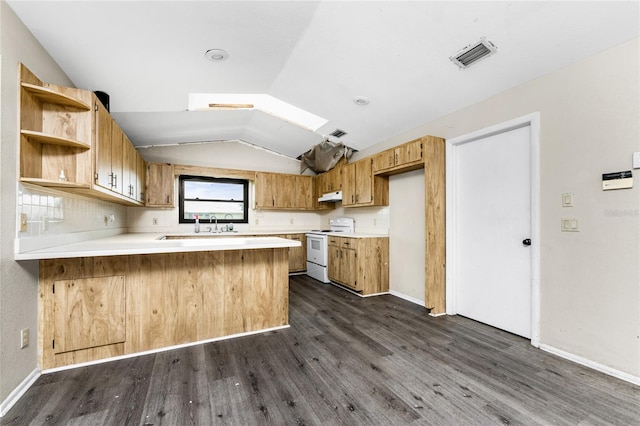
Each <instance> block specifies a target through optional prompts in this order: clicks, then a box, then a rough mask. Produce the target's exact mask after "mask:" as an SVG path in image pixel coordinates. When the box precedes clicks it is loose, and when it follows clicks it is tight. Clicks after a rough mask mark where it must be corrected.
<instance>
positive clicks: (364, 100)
mask: <svg viewBox="0 0 640 426" xmlns="http://www.w3.org/2000/svg"><path fill="white" fill-rule="evenodd" d="M353 102H355V104H356V105H361V106H364V105H369V98H365V97H364V96H356V97H355V98H353Z"/></svg>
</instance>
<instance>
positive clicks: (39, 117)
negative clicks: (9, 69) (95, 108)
mask: <svg viewBox="0 0 640 426" xmlns="http://www.w3.org/2000/svg"><path fill="white" fill-rule="evenodd" d="M19 72H20V180H21V181H22V182H27V183H33V184H36V185H41V186H46V187H52V188H56V189H69V188H82V189H89V188H91V183H92V177H93V176H92V172H91V154H92V153H91V151H90V148H91V143H92V132H91V128H92V121H93V115H92V98H91V96H92V94H91V92H87V91H83V90H79V89H73V88H68V87H62V86H55V85H50V84H45V83H43V82H42V81H40V80H39V79H38V78H37V77H36V76H35V75H33V74H32V73H31V72H30V71H29V70H28V69H27V68H26V67H25V66H24V65H22V64H21V65H20V70H19Z"/></svg>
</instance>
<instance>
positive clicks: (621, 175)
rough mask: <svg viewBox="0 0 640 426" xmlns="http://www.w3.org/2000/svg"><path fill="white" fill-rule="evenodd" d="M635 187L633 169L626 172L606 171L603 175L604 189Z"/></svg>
mask: <svg viewBox="0 0 640 426" xmlns="http://www.w3.org/2000/svg"><path fill="white" fill-rule="evenodd" d="M625 188H633V174H632V173H631V170H626V171H624V172H613V173H604V174H603V175H602V190H603V191H608V190H610V189H625Z"/></svg>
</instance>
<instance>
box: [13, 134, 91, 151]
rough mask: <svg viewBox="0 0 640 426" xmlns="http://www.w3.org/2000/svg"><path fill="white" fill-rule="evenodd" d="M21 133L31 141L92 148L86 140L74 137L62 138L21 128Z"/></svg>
mask: <svg viewBox="0 0 640 426" xmlns="http://www.w3.org/2000/svg"><path fill="white" fill-rule="evenodd" d="M20 134H22V135H24V136H25V137H26V138H27V139H29V140H30V141H31V142H38V143H44V144H49V145H62V146H70V147H74V148H81V149H90V148H91V145H90V144H88V143H85V142H81V141H77V140H74V139H67V138H62V137H59V136H55V135H49V134H46V133H42V132H36V131H33V130H21V131H20Z"/></svg>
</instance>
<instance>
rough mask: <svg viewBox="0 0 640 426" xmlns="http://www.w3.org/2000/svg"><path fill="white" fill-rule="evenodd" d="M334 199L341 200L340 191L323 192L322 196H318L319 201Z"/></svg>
mask: <svg viewBox="0 0 640 426" xmlns="http://www.w3.org/2000/svg"><path fill="white" fill-rule="evenodd" d="M336 201H342V191H336V192H327V193H326V194H323V195H322V197H320V198H318V202H319V203H322V202H327V203H334V202H336Z"/></svg>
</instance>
